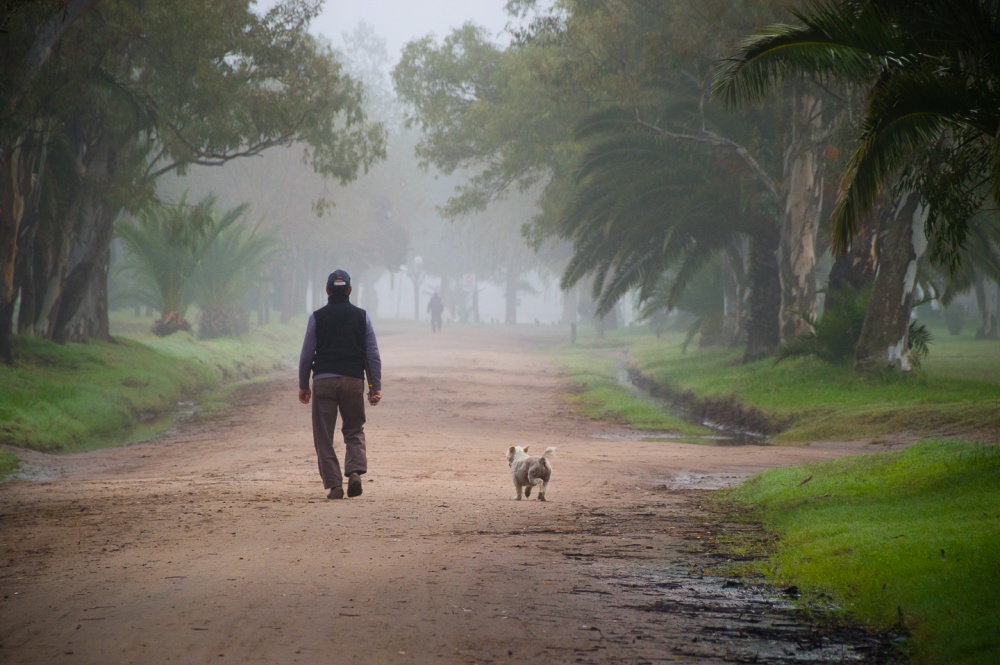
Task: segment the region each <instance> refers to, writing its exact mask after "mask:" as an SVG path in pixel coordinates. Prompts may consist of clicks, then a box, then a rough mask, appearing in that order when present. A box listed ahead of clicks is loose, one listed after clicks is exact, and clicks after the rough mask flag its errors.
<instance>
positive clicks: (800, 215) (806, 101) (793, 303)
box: [778, 93, 824, 342]
mask: <svg viewBox="0 0 1000 665" xmlns="http://www.w3.org/2000/svg"><path fill="white" fill-rule="evenodd" d="M793 104H794V112H793V116H792V130H791V131H792V137H791V140H790V141H789V145H788V148H787V149H786V153H785V160H784V162H785V167H784V171H785V173H784V178H783V183H784V184H783V187H782V195H783V200H784V214H783V215H782V219H781V244H780V249H779V251H778V257H779V260H780V263H779V266H780V273H779V274H780V276H781V313H780V320H781V328H780V335H781V341H782V342H789V341H791V340H793V339H795V338H796V337H798V336H799V334H800V333H803V332H807V331H808V330H809V324H808V323H807V322H806V321H805V320H803V315H805V316H807V317H809V318H810V319H812V318H815V315H816V231H817V229H818V228H819V216H820V211H821V209H822V207H823V174H824V162H823V158H822V151H821V147H820V145H819V142H818V134H819V131H820V127H821V122H822V113H821V111H822V101H821V100H820V99H819V97H816V96H813V95H810V94H804V93H800V94H797V95H795V96H794V101H793Z"/></svg>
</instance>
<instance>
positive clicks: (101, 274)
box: [48, 187, 118, 343]
mask: <svg viewBox="0 0 1000 665" xmlns="http://www.w3.org/2000/svg"><path fill="white" fill-rule="evenodd" d="M82 196H83V200H82V201H81V205H80V206H79V208H78V216H77V219H76V220H75V221H74V224H73V228H72V231H71V235H70V244H69V247H68V251H67V253H66V261H65V263H64V264H63V265H62V266H61V269H60V271H59V274H60V276H61V278H60V280H59V283H58V286H57V287H55V288H57V289H58V295H57V296H56V299H55V301H54V305H53V307H52V310H51V311H50V312H49V315H48V318H49V337H50V338H51V339H52V340H53V341H56V342H59V343H65V342H85V341H87V340H88V339H91V338H95V339H105V340H107V339H110V334H109V330H108V298H107V281H108V280H107V276H108V260H109V257H110V250H111V239H112V237H113V235H114V228H115V218H116V217H117V216H118V211H117V210H116V209H113V208H112V207H111V206H109V205H108V204H107V203H105V202H103V201H102V200H101V197H100V195H99V193H98V192H96V191H95V188H94V187H84V191H83V193H82Z"/></svg>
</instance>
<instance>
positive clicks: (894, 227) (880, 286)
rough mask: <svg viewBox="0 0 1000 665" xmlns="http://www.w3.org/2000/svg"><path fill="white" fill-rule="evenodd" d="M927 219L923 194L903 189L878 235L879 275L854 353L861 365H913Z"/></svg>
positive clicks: (903, 368)
mask: <svg viewBox="0 0 1000 665" xmlns="http://www.w3.org/2000/svg"><path fill="white" fill-rule="evenodd" d="M926 220H927V209H926V208H925V207H924V206H923V205H921V204H920V196H919V195H917V194H916V193H913V192H910V193H908V194H904V195H903V196H902V197H901V198H900V200H899V201H898V202H897V204H896V206H895V207H894V208H893V210H892V215H891V218H890V220H889V222H888V224H887V225H886V229H885V232H884V234H883V236H882V237H881V238H879V240H878V274H877V275H876V277H875V282H874V284H873V285H872V295H871V299H870V300H869V301H868V310H867V312H866V314H865V323H864V325H863V326H862V328H861V338H860V339H859V341H858V346H857V348H856V349H855V355H854V361H855V367H857V368H858V369H861V370H872V369H883V368H887V367H888V368H892V369H898V370H901V371H908V370H910V361H909V358H908V357H907V354H908V342H909V329H910V313H911V310H912V309H913V294H914V290H915V288H916V284H917V265H918V263H919V262H920V259H921V258H922V257H923V255H924V251H925V250H926V249H927V237H926V236H925V235H924V222H925V221H926Z"/></svg>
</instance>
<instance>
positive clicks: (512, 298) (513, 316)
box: [503, 268, 519, 324]
mask: <svg viewBox="0 0 1000 665" xmlns="http://www.w3.org/2000/svg"><path fill="white" fill-rule="evenodd" d="M518 277H519V275H518V273H517V271H515V270H514V269H512V268H508V269H507V271H506V277H505V278H504V300H505V305H506V306H505V308H504V317H503V322H504V323H507V324H514V323H517V279H518Z"/></svg>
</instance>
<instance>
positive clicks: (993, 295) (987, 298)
mask: <svg viewBox="0 0 1000 665" xmlns="http://www.w3.org/2000/svg"><path fill="white" fill-rule="evenodd" d="M975 291H976V305H977V307H978V309H979V326H978V327H977V328H976V339H996V338H997V309H998V304H1000V288H998V287H997V283H996V282H994V281H993V280H991V279H989V278H988V277H986V276H984V275H983V274H982V273H979V274H977V275H976V281H975Z"/></svg>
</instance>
